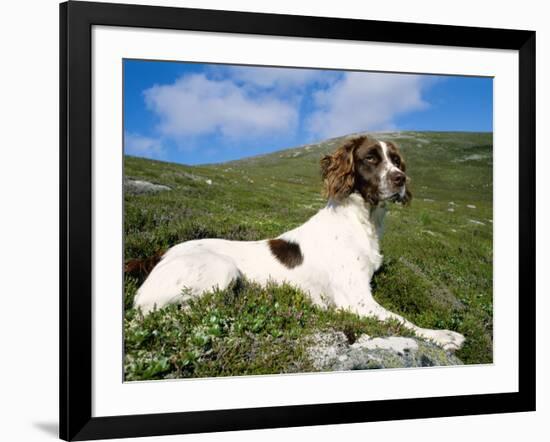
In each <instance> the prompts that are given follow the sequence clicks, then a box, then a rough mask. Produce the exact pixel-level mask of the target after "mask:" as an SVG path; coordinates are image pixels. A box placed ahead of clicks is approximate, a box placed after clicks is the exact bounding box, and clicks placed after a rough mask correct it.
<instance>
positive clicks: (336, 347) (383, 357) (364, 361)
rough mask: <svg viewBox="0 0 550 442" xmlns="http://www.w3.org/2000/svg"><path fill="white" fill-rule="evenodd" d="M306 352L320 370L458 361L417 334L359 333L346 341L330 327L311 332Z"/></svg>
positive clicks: (409, 365)
mask: <svg viewBox="0 0 550 442" xmlns="http://www.w3.org/2000/svg"><path fill="white" fill-rule="evenodd" d="M307 354H308V356H309V358H310V360H311V362H312V363H313V366H314V367H315V368H316V369H317V370H321V371H342V370H365V369H370V368H407V367H434V366H446V365H462V361H460V359H458V358H457V357H456V356H455V355H453V354H452V353H448V352H446V351H445V350H443V349H442V348H441V347H438V346H437V345H435V344H433V343H431V342H428V341H424V340H422V339H419V338H405V337H399V336H390V337H383V338H381V337H377V338H371V337H370V336H368V335H361V336H360V337H359V338H358V339H357V340H356V341H355V342H354V343H353V344H349V342H348V340H347V338H346V336H345V335H344V334H343V333H342V332H338V331H334V330H331V331H326V332H322V333H316V334H314V335H313V336H311V337H310V345H309V346H308V347H307Z"/></svg>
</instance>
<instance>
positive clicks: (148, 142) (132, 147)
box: [124, 132, 164, 158]
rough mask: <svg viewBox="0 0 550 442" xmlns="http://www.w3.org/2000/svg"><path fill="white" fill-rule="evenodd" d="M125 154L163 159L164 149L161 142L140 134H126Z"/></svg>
mask: <svg viewBox="0 0 550 442" xmlns="http://www.w3.org/2000/svg"><path fill="white" fill-rule="evenodd" d="M124 153H125V154H126V155H135V156H138V157H148V158H162V157H163V156H164V149H163V147H162V143H161V141H160V140H157V139H155V138H149V137H144V136H141V135H138V134H133V133H128V132H127V133H125V134H124Z"/></svg>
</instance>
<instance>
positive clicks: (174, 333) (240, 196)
mask: <svg viewBox="0 0 550 442" xmlns="http://www.w3.org/2000/svg"><path fill="white" fill-rule="evenodd" d="M378 137H379V138H381V139H384V138H387V139H393V140H394V141H395V142H396V143H397V144H398V145H400V147H401V149H402V151H403V153H404V156H405V158H406V160H407V165H408V171H409V174H410V176H411V179H412V191H413V195H414V199H413V202H412V204H411V205H410V206H409V207H401V206H400V205H392V207H391V208H390V211H389V215H388V217H387V219H386V233H385V236H384V238H383V240H382V251H383V253H384V264H383V266H382V268H381V269H380V271H379V272H378V273H377V274H376V275H375V277H374V280H373V290H374V294H375V297H376V299H377V300H378V301H379V302H380V303H381V304H382V305H384V306H385V307H387V308H389V309H390V310H392V311H394V312H396V313H400V314H402V315H403V316H405V317H406V318H407V319H409V320H411V321H412V322H414V323H416V324H418V325H420V326H422V327H429V328H447V329H451V330H455V331H458V332H460V333H462V334H464V335H465V337H466V343H465V345H464V347H463V348H462V349H461V350H460V351H459V352H458V353H457V356H459V357H460V358H461V359H462V360H463V362H464V363H466V364H477V363H489V362H492V310H493V309H492V134H476V133H432V132H402V133H396V134H391V133H390V134H380V135H378ZM339 143H340V140H338V139H335V140H328V141H327V142H324V143H321V144H315V145H310V146H305V147H300V148H296V149H289V150H285V151H279V152H275V153H273V154H269V155H264V156H258V157H252V158H247V159H243V160H239V161H233V162H229V163H224V164H214V165H205V166H196V167H189V166H182V165H177V164H170V163H163V162H158V161H152V160H146V159H139V158H133V157H126V158H125V174H126V176H127V177H129V178H135V179H143V180H147V181H150V182H153V183H158V184H164V185H168V186H169V187H171V188H172V190H171V191H167V192H160V193H156V194H146V195H131V194H126V195H125V226H124V229H125V258H126V259H132V258H145V257H148V256H151V255H153V254H154V253H155V252H157V251H158V250H161V249H164V248H167V247H169V246H171V245H174V244H176V243H178V242H181V241H185V240H189V239H196V238H205V237H220V238H229V239H238V240H254V239H263V238H268V237H274V236H277V235H279V234H281V233H282V232H284V231H286V230H289V229H291V228H293V227H296V226H298V225H300V224H302V223H303V222H304V221H306V220H307V219H308V218H309V217H310V216H312V215H313V214H314V213H315V212H316V211H317V210H318V209H320V208H321V207H323V205H324V204H325V201H324V199H323V197H322V195H321V181H320V177H319V158H320V157H321V155H322V154H324V153H327V152H330V151H332V150H334V149H335V148H336V147H338V145H339ZM207 180H211V184H208V183H207ZM468 205H473V206H475V208H469V207H468ZM449 209H452V211H450V210H449ZM140 283H141V281H140V279H139V276H138V277H136V276H132V275H126V278H125V305H126V313H125V375H126V379H127V380H139V379H161V378H173V377H203V376H227V375H244V374H265V373H285V372H304V371H310V370H313V367H312V366H311V364H310V362H309V361H308V359H307V357H306V356H305V353H304V351H305V345H306V343H307V337H308V336H310V335H311V334H313V333H315V332H316V331H320V330H324V329H335V330H341V331H343V332H344V333H345V334H346V336H347V337H348V339H349V340H350V341H353V340H354V339H355V337H357V336H359V335H360V334H363V333H368V334H369V335H372V336H381V335H391V334H398V335H408V334H410V332H409V331H408V330H405V329H403V328H401V327H400V326H399V325H398V324H396V323H380V322H378V321H376V320H374V319H372V318H359V317H357V316H356V315H352V314H350V313H348V312H342V311H337V310H334V309H328V310H326V309H320V308H318V307H316V306H314V305H312V303H311V302H310V301H309V300H308V298H307V296H305V295H304V294H303V293H301V292H299V291H297V290H296V289H295V288H292V287H288V286H281V287H275V286H273V287H267V288H262V287H258V286H256V285H254V284H250V283H248V282H246V281H245V282H243V283H241V284H239V285H237V286H234V287H231V288H228V289H227V290H224V291H218V292H213V293H209V294H207V295H205V296H204V297H202V298H200V299H197V300H195V301H193V302H192V303H191V304H190V305H189V306H188V307H187V308H185V309H181V308H180V307H178V306H171V307H168V308H166V309H163V310H161V311H158V312H155V313H153V314H151V315H149V316H147V317H145V318H142V317H141V315H139V314H138V313H137V312H135V311H134V310H133V309H131V303H132V299H133V296H134V294H135V290H136V288H137V287H138V286H139V284H140Z"/></svg>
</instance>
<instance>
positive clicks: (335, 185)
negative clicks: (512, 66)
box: [321, 136, 412, 205]
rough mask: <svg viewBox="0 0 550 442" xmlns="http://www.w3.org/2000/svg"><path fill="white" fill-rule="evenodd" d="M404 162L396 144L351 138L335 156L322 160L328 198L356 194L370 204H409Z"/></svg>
mask: <svg viewBox="0 0 550 442" xmlns="http://www.w3.org/2000/svg"><path fill="white" fill-rule="evenodd" d="M405 170H406V168H405V162H404V161H403V157H402V156H401V153H400V152H399V149H398V148H397V146H396V145H395V144H393V143H392V142H390V141H378V140H375V139H374V138H371V137H368V136H360V137H355V138H350V139H348V140H347V141H346V142H345V143H344V144H343V145H342V146H341V147H339V148H338V149H337V150H336V151H335V152H334V153H333V154H332V155H326V156H324V157H323V158H322V159H321V173H322V176H323V180H324V184H325V192H326V194H327V196H328V197H329V198H331V199H334V200H340V201H341V200H343V199H345V198H346V197H347V196H349V195H350V194H351V193H353V192H358V193H359V194H361V196H362V197H363V199H364V200H365V201H366V202H368V203H369V204H371V205H377V204H378V203H380V202H383V201H399V202H402V203H405V204H406V203H408V202H409V201H410V200H411V198H412V195H411V193H410V191H409V189H408V188H407V182H408V181H409V179H408V177H407V175H406V174H405Z"/></svg>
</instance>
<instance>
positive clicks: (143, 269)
mask: <svg viewBox="0 0 550 442" xmlns="http://www.w3.org/2000/svg"><path fill="white" fill-rule="evenodd" d="M165 251H166V250H159V251H158V252H156V253H155V254H154V255H153V256H151V257H149V258H145V259H131V260H129V261H127V262H126V264H124V273H125V274H127V275H130V276H135V277H136V278H143V279H145V277H146V276H147V275H148V274H149V273H151V270H153V268H154V267H155V266H156V265H157V264H158V263H159V261H160V260H161V259H162V256H163V255H164V252H165Z"/></svg>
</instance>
